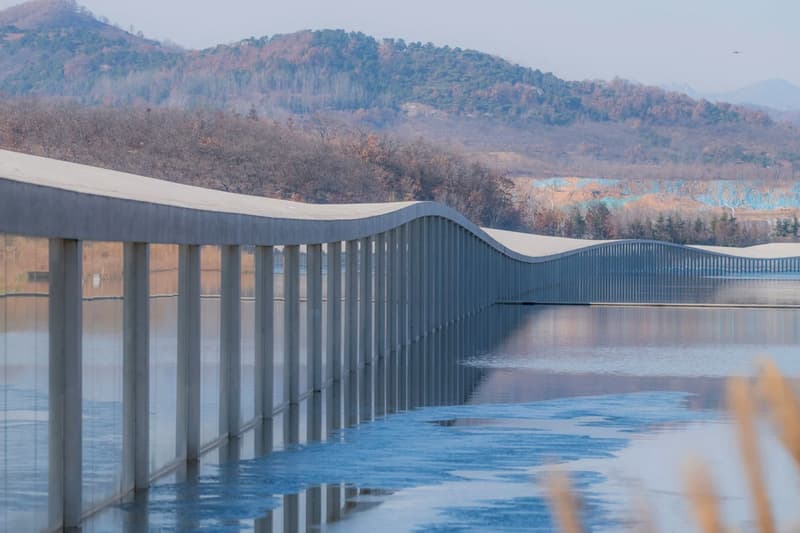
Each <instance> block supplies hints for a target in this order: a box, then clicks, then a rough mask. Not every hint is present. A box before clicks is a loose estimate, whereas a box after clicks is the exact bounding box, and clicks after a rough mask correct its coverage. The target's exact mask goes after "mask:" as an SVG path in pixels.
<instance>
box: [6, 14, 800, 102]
mask: <svg viewBox="0 0 800 533" xmlns="http://www.w3.org/2000/svg"><path fill="white" fill-rule="evenodd" d="M15 3H18V0H0V7H6V6H9V5H13V4H15ZM82 3H83V5H85V6H86V7H88V8H89V9H90V10H92V11H93V12H94V13H95V14H97V15H103V16H106V17H107V18H109V19H110V20H111V21H112V22H116V23H117V24H119V25H120V26H122V27H123V28H127V27H128V26H130V25H133V26H134V27H135V28H136V29H137V30H141V31H143V32H144V33H145V34H146V35H147V36H149V37H154V38H157V39H170V40H172V41H175V42H177V43H179V44H181V45H183V46H187V47H191V48H199V47H205V46H211V45H213V44H216V43H220V42H232V41H237V40H239V39H242V38H245V37H249V36H262V35H273V34H276V33H289V32H293V31H296V30H300V29H306V28H315V29H316V28H344V29H348V30H359V31H363V32H365V33H368V34H370V35H374V36H376V37H400V38H404V39H406V40H409V41H417V40H419V41H431V42H434V43H436V44H440V45H442V44H449V45H451V46H461V47H465V48H474V49H478V50H481V51H485V52H490V53H493V54H497V55H500V56H502V57H505V58H507V59H510V60H512V61H515V62H518V63H520V64H523V65H526V66H531V67H535V68H541V69H542V70H546V71H551V72H553V73H555V74H557V75H559V76H561V77H564V78H567V79H587V78H602V79H610V78H613V77H614V76H620V77H623V78H628V79H633V80H637V81H640V82H643V83H651V84H666V83H674V84H683V83H686V84H689V85H691V86H693V87H694V88H696V89H699V90H701V91H723V90H730V89H734V88H737V87H740V86H742V85H746V84H748V83H751V82H755V81H760V80H764V79H769V78H784V79H786V80H789V81H791V82H793V83H795V84H798V85H800V61H798V60H797V52H798V51H800V31H799V30H798V24H800V2H798V1H797V0H780V1H778V0H760V1H757V0H659V1H658V2H656V1H651V0H603V1H599V0H551V1H543V0H396V1H393V2H384V1H381V0H290V1H285V2H278V1H271V0H261V1H258V0H225V1H224V2H220V1H218V0H213V1H212V0H136V1H135V2H134V1H129V0H83V1H82ZM733 50H741V51H742V52H743V53H742V54H740V55H734V54H732V53H731V52H732V51H733Z"/></svg>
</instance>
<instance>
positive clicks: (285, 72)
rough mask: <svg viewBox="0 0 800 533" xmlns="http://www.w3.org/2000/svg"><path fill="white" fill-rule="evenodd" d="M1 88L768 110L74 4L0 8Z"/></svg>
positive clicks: (381, 103) (262, 100) (376, 104)
mask: <svg viewBox="0 0 800 533" xmlns="http://www.w3.org/2000/svg"><path fill="white" fill-rule="evenodd" d="M0 91H2V92H3V93H5V94H7V95H16V96H20V95H32V94H35V95H46V96H68V97H73V98H77V99H79V100H80V101H82V102H84V103H105V104H130V103H137V102H138V103H144V104H148V105H171V106H178V107H200V106H202V107H216V108H227V109H230V108H233V109H239V110H242V109H248V108H249V107H250V106H254V107H255V108H256V110H259V111H262V112H267V113H276V112H288V113H307V112H313V111H319V110H334V111H341V110H344V111H353V110H361V109H364V110H374V109H383V110H388V111H396V110H399V109H401V108H402V107H403V106H404V105H406V104H411V103H415V104H424V105H426V106H430V107H431V108H433V109H434V110H438V111H441V112H446V113H450V114H455V115H460V116H472V117H484V118H492V119H498V120H502V121H506V122H509V123H513V124H531V123H544V124H570V123H574V122H576V121H599V122H603V121H625V120H641V121H644V122H645V123H650V124H663V125H688V126H702V125H706V124H719V123H738V124H742V123H759V124H764V123H767V122H768V121H769V118H768V117H767V115H766V114H764V113H761V112H758V111H751V110H747V109H744V108H740V107H735V106H731V105H728V104H711V103H709V102H706V101H696V100H693V99H691V98H689V97H688V96H686V95H682V94H679V93H670V92H665V91H663V90H661V89H658V88H655V87H644V86H640V85H636V84H632V83H629V82H625V81H621V80H615V81H612V82H601V81H581V82H571V81H565V80H562V79H559V78H558V77H556V76H554V75H552V74H549V73H544V72H541V71H539V70H534V69H530V68H525V67H522V66H519V65H514V64H512V63H510V62H508V61H505V60H503V59H500V58H498V57H494V56H491V55H488V54H484V53H480V52H476V51H472V50H463V49H460V48H450V47H437V46H434V45H432V44H421V43H405V42H404V41H402V40H382V41H378V40H376V39H373V38H372V37H369V36H367V35H364V34H361V33H347V32H344V31H341V30H323V31H304V32H299V33H295V34H290V35H281V36H274V37H271V38H266V37H264V38H261V39H247V40H244V41H241V42H238V43H235V44H232V45H220V46H217V47H214V48H210V49H206V50H200V51H188V50H178V49H175V48H174V47H168V46H164V45H162V44H160V43H158V42H154V41H150V40H147V39H144V38H143V37H141V36H136V35H132V34H130V33H128V32H125V31H122V30H120V29H119V28H116V27H113V26H111V25H109V24H107V23H105V22H102V21H100V20H98V19H96V18H95V17H94V16H92V15H91V14H90V13H88V12H87V11H85V10H84V9H82V8H81V7H79V6H78V5H76V4H75V3H74V2H71V1H69V0H34V1H32V2H28V3H26V4H22V5H20V6H17V7H14V8H11V9H8V10H6V11H3V12H0Z"/></svg>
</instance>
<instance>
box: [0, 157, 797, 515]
mask: <svg viewBox="0 0 800 533" xmlns="http://www.w3.org/2000/svg"><path fill="white" fill-rule="evenodd" d="M0 235H2V239H3V241H2V242H3V243H4V246H2V247H0V252H2V256H1V257H0V311H1V312H2V320H0V328H2V329H0V338H2V341H0V349H2V350H3V352H2V356H3V359H2V361H3V369H2V371H3V376H4V382H3V387H4V389H3V390H4V391H5V392H6V397H7V398H9V397H10V398H12V400H8V399H6V400H4V405H3V410H2V416H3V419H2V420H3V426H2V431H3V432H4V433H5V436H4V439H2V440H4V441H5V442H11V443H12V444H10V445H4V448H2V455H3V459H4V461H5V464H11V465H13V466H12V467H8V468H9V470H7V471H6V472H4V474H3V475H4V477H5V483H4V486H6V487H10V488H9V489H8V490H6V491H5V492H4V493H3V494H2V495H0V498H1V501H0V503H2V504H3V508H4V509H6V510H9V512H11V513H14V512H15V511H14V509H18V510H19V512H16V514H14V518H13V519H9V521H8V523H12V524H17V523H19V522H15V520H18V519H19V520H27V521H28V522H29V523H30V524H31V525H32V526H33V527H44V528H48V527H49V528H60V527H74V526H80V525H81V523H82V521H83V520H84V519H85V518H86V517H87V516H88V515H90V514H92V513H93V512H95V511H96V510H98V509H100V508H102V507H104V506H107V505H109V504H111V503H114V502H118V501H120V500H121V499H122V498H125V497H127V496H129V495H131V494H134V493H136V492H137V491H145V490H146V489H147V488H148V486H149V485H150V483H151V481H152V480H153V479H154V478H156V477H157V476H160V475H163V474H165V473H167V472H169V471H171V470H172V469H174V468H176V467H178V466H179V465H181V464H186V463H187V462H189V463H191V462H194V461H197V460H198V458H199V457H200V456H201V455H202V454H203V453H204V452H206V451H208V450H209V449H213V448H215V447H219V446H222V445H225V444H226V443H227V442H229V441H230V440H231V439H237V438H238V437H239V436H240V435H241V434H243V432H245V431H251V430H252V431H256V433H257V435H260V436H259V437H258V438H257V439H256V442H257V443H260V444H257V447H258V448H259V449H260V451H261V452H262V453H268V452H269V451H270V450H271V448H272V444H273V432H272V431H273V419H274V418H275V417H276V416H278V415H281V416H282V420H283V423H284V425H283V429H282V432H281V435H282V437H281V438H282V439H284V440H285V442H287V443H291V442H297V441H299V440H301V438H303V439H305V438H307V439H309V440H315V439H321V438H324V437H325V434H326V433H328V432H330V431H333V430H336V429H337V428H342V427H347V426H352V425H355V424H358V423H360V422H364V421H368V420H372V419H373V418H375V417H379V416H383V415H385V414H387V413H392V412H395V411H398V410H404V409H409V408H413V407H416V406H419V405H425V404H426V402H430V401H431V400H432V399H433V400H435V401H441V402H456V401H462V400H463V399H464V396H465V394H468V392H469V391H468V390H465V385H464V384H465V383H466V382H467V381H468V380H464V379H461V378H459V379H451V378H452V376H451V375H450V374H449V373H450V372H451V370H449V369H451V368H457V365H456V366H447V365H444V364H443V362H442V361H441V358H442V357H444V356H443V355H442V354H455V355H447V357H453V358H455V360H454V361H453V362H455V363H457V362H458V360H459V358H461V357H462V356H463V355H464V354H466V353H468V351H469V346H467V345H465V343H468V340H469V339H470V337H469V334H471V332H473V333H474V330H475V329H476V328H477V329H480V327H481V324H480V321H479V320H476V317H479V316H480V313H481V312H482V310H484V309H487V308H488V307H490V306H492V305H495V304H498V303H551V304H590V303H610V304H653V303H657V304H696V303H704V304H709V303H710V304H728V303H732V302H733V301H734V300H733V299H731V298H730V294H731V291H736V290H739V288H740V287H742V286H743V284H744V285H745V286H746V285H747V283H755V284H757V283H762V282H763V280H764V279H773V280H778V281H779V280H780V279H781V277H782V276H795V275H797V273H800V245H798V244H770V245H764V246H759V247H752V248H743V249H727V248H719V247H699V246H695V247H690V246H679V245H673V244H667V243H660V242H653V241H637V240H620V241H604V242H599V241H597V242H593V241H583V240H577V239H560V238H554V237H541V236H534V235H526V234H521V233H513V232H507V231H500V230H492V229H483V228H480V227H478V226H476V225H475V224H473V223H471V222H470V221H468V220H467V219H465V218H464V217H463V216H462V215H460V214H459V213H457V212H455V211H453V210H452V209H449V208H447V207H445V206H443V205H440V204H437V203H431V202H403V203H387V204H353V205H310V204H302V203H296V202H289V201H283V200H273V199H265V198H257V197H252V196H246V195H240V194H233V193H227V192H219V191H211V190H207V189H202V188H198V187H191V186H186V185H180V184H176V183H171V182H165V181H160V180H155V179H151V178H146V177H142V176H135V175H131V174H125V173H121V172H114V171H109V170H104V169H100V168H94V167H88V166H83V165H76V164H71V163H65V162H61V161H55V160H50V159H44V158H40V157H34V156H28V155H22V154H17V153H13V152H8V151H0ZM735 300H736V302H737V303H742V302H741V298H737V299H735ZM209 302H213V312H209V311H208V310H209V309H210V308H211V307H209ZM745 303H751V304H753V305H765V304H770V305H773V304H776V302H774V301H772V302H761V301H758V300H753V301H752V302H747V301H745ZM777 304H780V301H777ZM26 324H27V325H26ZM467 324H468V327H467V326H466V325H467ZM468 330H469V331H468ZM31 331H32V332H33V333H30V332H31ZM442 332H449V333H448V334H447V335H442V334H441V333H442ZM42 354H43V355H42ZM40 355H41V357H40ZM89 367H91V368H112V369H115V370H113V371H109V372H110V374H102V375H101V374H99V373H98V374H92V373H91V372H89V371H87V368H89ZM469 371H471V370H465V372H469ZM97 372H100V371H97ZM107 375H113V376H117V377H118V379H117V378H113V379H111V380H110V383H111V384H110V385H109V387H108V389H109V390H105V389H103V388H102V387H101V386H100V385H102V383H100V384H98V381H100V382H102V381H103V380H104V379H105V378H106V376H107ZM115 380H117V381H115ZM164 383H166V385H165V384H164ZM98 391H99V392H98ZM106 396H108V397H106ZM108 398H112V399H114V400H113V401H110V400H109V399H108ZM101 400H102V401H101ZM15 402H16V403H15ZM301 404H302V405H306V406H307V407H308V416H307V418H306V420H307V422H306V424H305V428H301V424H300V416H299V415H298V413H297V412H298V410H299V409H300V405H301ZM323 406H324V408H323ZM87 409H97V410H100V409H106V410H109V411H111V415H109V418H107V419H106V418H103V420H116V421H117V424H118V432H117V433H118V435H117V436H113V435H111V436H109V433H111V434H113V433H114V432H113V431H111V430H110V429H109V428H104V427H99V426H98V424H95V423H94V422H93V421H94V420H95V418H93V417H92V414H91V413H93V412H94V411H87ZM22 412H25V413H33V415H30V414H29V415H23V414H21V413H22ZM87 412H88V414H87ZM323 415H324V417H325V419H324V420H323ZM25 416H32V417H33V418H32V420H33V421H32V422H31V424H28V425H23V424H17V423H16V422H15V421H18V420H20V419H25V420H28V419H26V418H25ZM115 427H117V426H115ZM26 428H27V429H26ZM30 428H33V429H30ZM29 430H30V431H31V432H32V433H30V435H33V436H32V437H30V438H31V439H32V440H33V442H31V443H30V446H25V439H27V438H28V437H29V433H28V431H29ZM301 430H304V431H305V433H306V435H303V436H301V435H300V433H301ZM104 432H105V433H104ZM104 435H105V436H106V437H108V438H106V439H105V440H104V439H103V438H101V437H103V436H104ZM40 441H41V443H42V445H41V446H42V447H43V449H44V450H45V453H43V454H42V453H39V452H38V451H37V450H38V449H39V447H37V444H36V443H37V442H40ZM98 442H100V443H101V444H98ZM95 458H96V461H95ZM12 469H13V472H12V471H11V470H12ZM26 491H27V492H26ZM15 494H24V495H26V496H23V497H19V498H17V497H15V496H14V495H15ZM26 506H27V507H26ZM28 522H26V523H28Z"/></svg>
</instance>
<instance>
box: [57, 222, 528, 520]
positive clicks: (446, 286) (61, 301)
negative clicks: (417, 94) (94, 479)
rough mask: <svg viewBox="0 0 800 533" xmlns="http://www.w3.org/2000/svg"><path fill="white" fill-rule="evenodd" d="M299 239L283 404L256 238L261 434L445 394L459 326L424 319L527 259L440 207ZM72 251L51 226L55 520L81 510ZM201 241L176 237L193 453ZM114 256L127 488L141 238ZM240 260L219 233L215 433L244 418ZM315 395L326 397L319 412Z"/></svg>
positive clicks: (183, 440)
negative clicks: (313, 239)
mask: <svg viewBox="0 0 800 533" xmlns="http://www.w3.org/2000/svg"><path fill="white" fill-rule="evenodd" d="M305 248H306V277H305V280H306V292H307V295H306V296H307V297H306V306H307V307H306V310H307V313H306V324H305V331H306V336H307V337H306V339H305V345H306V347H307V350H306V351H307V366H306V369H307V387H306V390H301V386H300V385H301V381H300V372H301V361H300V358H301V355H300V353H301V339H300V333H301V328H300V305H301V303H300V302H301V298H300V292H301V264H300V262H301V249H300V246H299V245H285V246H283V252H282V253H283V283H284V287H283V299H284V305H283V313H284V316H283V327H284V331H283V332H282V333H283V339H284V346H283V357H284V366H283V372H284V374H283V376H282V379H283V384H284V390H285V398H284V402H283V403H282V404H281V405H274V402H273V379H274V369H275V363H274V361H275V354H274V346H273V339H274V335H275V333H276V332H275V330H274V327H275V323H276V320H275V318H276V317H275V316H274V315H275V308H274V305H273V302H274V300H275V295H274V263H275V249H274V248H273V247H272V246H256V247H255V250H254V258H255V270H256V272H255V333H254V334H255V338H254V344H255V376H254V389H255V390H254V391H253V394H254V395H255V397H254V401H255V422H256V424H257V426H259V427H262V428H269V429H270V431H269V435H271V427H272V417H273V416H274V415H275V413H276V412H277V411H279V410H281V409H283V410H284V412H285V416H284V417H283V419H284V424H285V425H284V435H285V439H286V442H287V443H293V442H299V441H300V440H302V439H303V438H307V439H312V440H314V439H320V438H323V437H324V435H323V428H328V430H329V431H330V430H335V429H336V428H341V427H345V426H350V425H355V424H357V423H358V422H360V421H367V420H371V419H372V418H373V417H375V416H383V415H384V414H386V413H392V412H396V411H398V410H402V409H407V408H411V407H415V406H419V405H425V404H427V403H430V402H431V401H435V400H436V399H439V398H444V397H445V393H444V392H442V390H441V389H440V388H439V387H438V384H439V383H444V382H445V381H446V379H444V378H445V377H446V376H444V375H443V373H444V372H445V367H444V362H443V361H444V358H443V356H442V355H441V354H442V353H443V352H444V348H445V343H448V344H447V348H448V350H449V352H448V353H452V352H453V350H452V349H453V347H454V346H457V344H458V342H459V339H457V338H455V337H453V338H447V337H446V336H434V333H436V332H439V331H441V330H442V329H443V328H445V327H447V326H449V325H451V324H453V323H455V322H456V321H458V320H461V319H464V318H466V317H469V316H472V315H474V314H475V313H476V312H478V311H479V310H481V309H484V308H485V307H487V306H489V305H491V304H493V303H494V302H496V301H497V300H499V299H504V298H509V297H511V296H512V294H511V293H512V292H515V291H517V292H518V291H519V289H520V288H521V284H522V283H523V281H522V278H521V275H520V273H521V272H522V271H523V270H524V266H525V264H524V263H519V262H517V261H513V260H511V259H509V258H508V257H505V256H503V255H502V254H500V253H499V252H498V251H497V250H496V249H494V248H492V247H491V246H489V245H488V244H487V243H485V242H484V241H483V240H482V239H481V238H479V237H477V236H476V235H474V234H473V233H471V232H470V231H468V230H466V229H465V228H463V227H462V226H460V225H458V224H455V223H453V222H452V221H449V220H446V219H443V218H437V217H425V218H420V219H416V220H413V221H411V222H409V223H406V224H403V225H401V226H399V227H396V228H394V229H392V230H389V231H387V232H385V233H380V234H378V235H373V236H367V237H362V238H359V239H354V240H349V241H346V242H344V243H342V242H330V243H309V244H306V245H305ZM343 251H344V254H343ZM81 255H82V246H81V242H80V241H76V240H64V239H52V240H51V244H50V272H51V277H50V280H51V281H50V283H51V284H50V413H51V416H50V430H49V435H50V442H49V449H50V461H49V465H50V466H49V469H50V477H49V484H50V487H49V499H50V504H49V509H50V524H52V525H53V526H59V525H63V526H65V527H71V526H77V525H79V524H80V521H81V484H82V483H81V476H82V472H81V464H82V461H81V453H82V452H81V450H82V443H81V440H82V428H81V395H82V392H81V379H82V374H81V349H82V348H81V334H82V333H81V332H82V324H81V302H82V287H81V280H82V264H81ZM200 255H201V247H200V246H199V245H180V247H179V268H178V272H179V291H178V317H177V318H178V321H177V323H178V328H177V341H178V342H177V354H176V355H177V358H176V361H177V383H176V384H175V386H176V397H177V403H176V409H177V412H176V421H177V426H176V450H175V457H176V458H177V461H190V462H191V461H195V460H197V458H198V456H199V455H200V453H201V451H202V449H201V444H202V443H201V437H200V425H201V412H200V403H201V391H200V381H201V379H200V372H201V360H200V333H201V320H200V295H201V287H200V265H201V257H200ZM343 255H344V262H343ZM326 258H327V286H326V287H324V289H325V290H324V291H323V280H324V277H323V263H324V262H325V259H326ZM123 263H124V303H123V308H124V313H123V314H124V318H123V330H124V333H123V336H124V339H123V407H122V409H123V425H124V428H123V461H124V464H123V467H122V472H123V494H124V493H127V492H130V491H135V490H142V489H146V488H147V487H148V486H149V483H150V481H151V478H152V476H153V474H154V472H151V471H150V462H149V458H150V450H149V447H150V431H149V422H150V421H149V418H148V416H149V415H148V414H149V412H150V407H151V406H150V405H149V386H150V353H149V350H150V334H151V333H150V316H149V314H150V311H149V309H150V287H149V275H150V271H149V244H148V243H125V244H124V260H123ZM241 266H242V261H241V246H238V245H224V246H221V280H220V281H221V283H220V287H221V291H220V317H221V322H220V366H219V369H220V370H219V438H220V439H223V440H224V439H229V438H236V437H237V436H238V435H239V434H240V433H241V432H242V430H243V422H242V420H241V418H242V417H241V388H242V382H241V364H242V353H241V345H242V328H241V294H242V286H241V276H242V274H241ZM343 266H344V278H343V276H342V267H343ZM517 269H518V270H517ZM512 272H513V275H512ZM325 292H326V293H327V300H326V299H324V298H323V294H324V293H325ZM323 306H325V311H326V313H325V314H326V315H327V319H326V320H325V321H323ZM323 347H324V350H323ZM323 353H324V356H325V358H326V360H325V366H326V368H327V373H325V374H324V373H323ZM323 395H326V396H325V401H326V402H327V406H328V407H327V419H326V420H325V421H324V423H323V420H322V412H323V410H322V402H323ZM306 400H307V401H308V403H307V405H308V411H307V420H308V434H307V435H300V424H299V420H300V417H299V416H297V414H298V411H299V409H300V408H301V404H302V403H303V402H305V401H306ZM247 427H250V424H249V423H248V426H247ZM263 439H264V442H263V443H262V444H263V445H262V446H261V447H260V448H261V449H262V450H264V451H269V449H271V442H267V441H270V439H271V437H269V436H266V437H263Z"/></svg>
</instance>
